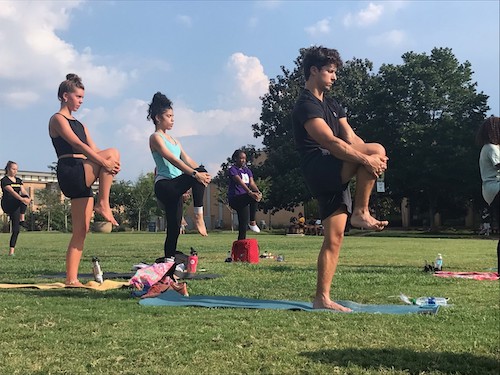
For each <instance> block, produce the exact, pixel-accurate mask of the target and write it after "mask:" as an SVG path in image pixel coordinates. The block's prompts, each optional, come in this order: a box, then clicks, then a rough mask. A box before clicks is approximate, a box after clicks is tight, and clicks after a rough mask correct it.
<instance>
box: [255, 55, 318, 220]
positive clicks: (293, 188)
mask: <svg viewBox="0 0 500 375" xmlns="http://www.w3.org/2000/svg"><path fill="white" fill-rule="evenodd" d="M300 52H301V54H300V56H299V57H298V58H297V60H296V61H295V64H296V68H295V69H294V70H293V71H290V70H288V69H286V68H285V67H284V66H282V67H281V71H282V72H283V75H278V76H277V77H276V78H275V79H271V80H270V83H269V93H267V94H266V95H264V97H262V112H261V116H260V123H256V124H253V125H252V129H253V131H254V136H255V137H256V138H258V137H263V139H262V144H263V145H264V150H263V151H264V152H265V154H266V160H265V161H264V164H263V165H262V166H260V167H259V168H257V170H256V174H257V175H258V176H260V177H263V178H265V177H271V179H270V181H269V193H268V194H269V195H268V196H267V197H266V201H265V202H264V204H263V208H264V209H266V210H272V211H273V212H276V211H278V210H280V209H287V210H292V209H293V208H294V207H296V206H297V205H299V204H301V203H302V202H304V201H307V200H309V199H311V195H310V193H309V191H308V190H307V188H306V186H305V183H304V180H303V178H302V173H301V171H300V159H299V154H298V153H297V151H296V150H295V143H294V140H293V134H292V117H291V113H292V109H293V106H294V105H295V101H296V100H297V98H298V96H299V94H300V91H301V88H302V87H303V86H304V79H303V75H302V72H301V69H300V66H301V64H302V58H303V52H304V50H303V49H302V50H301V51H300Z"/></svg>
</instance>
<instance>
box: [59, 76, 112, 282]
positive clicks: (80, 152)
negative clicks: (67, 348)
mask: <svg viewBox="0 0 500 375" xmlns="http://www.w3.org/2000/svg"><path fill="white" fill-rule="evenodd" d="M84 90H85V88H84V86H83V84H82V81H81V79H80V77H78V76H77V75H76V74H68V75H67V76H66V80H65V81H63V82H62V83H61V84H60V85H59V91H58V98H59V101H60V102H61V108H60V109H59V112H57V113H56V114H54V115H53V116H52V117H51V118H50V121H49V134H50V137H51V139H52V144H53V145H54V149H55V151H56V154H57V157H58V159H59V160H58V163H57V178H58V182H59V186H60V188H61V191H62V192H63V193H64V195H65V196H67V197H68V198H71V220H72V226H73V233H72V237H71V240H70V242H69V245H68V250H67V253H66V285H68V286H76V287H78V286H81V285H82V284H81V283H80V282H79V281H78V268H79V265H80V259H81V256H82V251H83V246H84V242H85V237H86V235H87V232H88V231H89V228H90V220H91V218H92V211H95V212H97V213H99V214H101V215H102V216H103V217H104V218H105V219H106V220H107V221H109V222H111V223H112V224H113V225H118V223H117V221H116V220H115V218H114V217H113V213H112V211H111V208H110V205H109V192H110V189H111V184H112V183H113V178H114V176H115V175H116V174H117V173H118V172H119V171H120V154H119V152H118V150H116V149H114V148H108V149H105V150H100V149H99V148H97V146H96V145H95V143H94V142H93V140H92V138H91V137H90V135H89V133H88V131H87V128H86V127H85V126H84V125H83V124H82V123H81V122H79V121H78V120H76V119H75V118H74V117H73V115H72V112H74V111H77V110H78V109H79V108H80V106H81V104H82V103H83V97H84ZM96 180H99V196H98V201H97V202H96V203H95V206H94V197H93V192H92V188H91V187H92V184H93V183H94V182H95V181H96Z"/></svg>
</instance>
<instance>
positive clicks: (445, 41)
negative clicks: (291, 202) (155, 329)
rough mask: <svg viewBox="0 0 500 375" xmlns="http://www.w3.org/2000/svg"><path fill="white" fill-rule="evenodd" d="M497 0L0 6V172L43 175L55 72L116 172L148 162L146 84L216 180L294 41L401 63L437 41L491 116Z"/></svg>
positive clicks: (248, 133)
mask: <svg viewBox="0 0 500 375" xmlns="http://www.w3.org/2000/svg"><path fill="white" fill-rule="evenodd" d="M499 14H500V13H499V2H498V1H496V0H494V1H373V2H368V1H207V0H205V1H62V0H59V1H15V0H13V1H4V0H0V168H2V167H3V166H4V165H5V163H6V162H7V160H14V161H16V162H17V163H18V164H19V168H20V169H21V170H29V171H48V168H47V166H48V165H49V164H51V163H52V162H54V161H55V160H56V158H55V153H54V150H53V148H52V144H51V142H50V139H49V136H48V132H47V124H48V119H49V117H50V116H51V115H52V114H53V113H54V112H57V110H58V109H59V102H58V101H57V95H56V93H57V87H58V85H59V83H60V82H61V81H62V80H63V79H64V77H65V75H66V74H67V73H70V72H72V73H77V74H78V75H80V76H81V77H82V79H83V82H84V84H85V88H86V90H85V101H84V104H83V106H82V107H81V108H80V110H79V111H78V112H76V113H75V114H74V115H75V117H76V118H78V119H79V120H81V121H82V122H84V123H85V124H86V125H87V126H88V127H89V129H90V132H91V134H92V136H93V138H94V141H95V142H96V143H97V145H98V147H100V148H107V147H117V148H118V149H119V150H120V151H121V154H122V172H121V173H120V174H119V175H118V178H119V179H125V180H136V179H137V177H138V176H139V175H140V174H141V173H147V172H151V171H152V170H153V168H154V163H153V160H152V158H151V154H150V151H149V148H148V137H149V135H150V134H151V133H152V132H153V130H154V127H153V124H152V123H151V122H148V121H147V120H146V111H147V105H148V103H149V102H150V100H151V98H152V96H153V94H154V93H155V92H156V91H161V92H163V93H165V94H166V95H167V96H168V97H169V98H170V99H172V101H173V102H174V113H175V125H174V129H173V130H172V135H173V136H174V137H177V138H178V139H179V140H180V141H181V143H182V144H183V147H184V149H185V150H186V151H187V153H188V154H189V155H190V156H192V157H193V158H194V159H195V160H196V161H198V162H203V163H204V164H205V165H206V166H207V168H208V170H209V172H211V173H212V174H215V173H216V172H217V170H218V168H219V166H220V164H221V163H222V162H224V161H225V160H226V158H227V157H228V156H230V155H231V154H232V152H233V151H234V149H236V148H238V147H240V146H242V145H246V144H254V145H256V146H259V145H260V144H261V143H260V140H259V139H255V138H253V133H252V130H251V124H253V123H255V122H258V121H259V116H260V109H261V102H260V100H259V97H260V96H262V95H264V94H265V93H266V92H267V87H268V82H269V79H272V78H275V77H276V76H277V75H279V74H281V69H280V67H281V66H285V67H287V68H290V69H293V68H294V63H293V62H294V60H295V59H296V58H297V56H298V54H299V49H300V48H302V47H307V46H310V45H314V44H322V45H324V46H327V47H331V48H336V49H338V50H339V52H340V54H341V56H342V58H343V59H344V60H350V59H352V58H354V57H356V58H363V59H364V58H366V59H368V60H370V61H372V62H373V63H374V65H375V71H378V68H379V67H380V65H381V64H384V63H390V64H400V63H401V62H402V60H401V55H402V54H403V53H405V52H408V51H414V52H416V53H426V54H430V52H431V50H432V48H434V47H449V48H451V49H452V51H453V53H454V54H455V56H456V57H457V59H458V60H459V61H460V62H461V63H463V62H465V61H469V62H470V63H471V64H472V70H473V71H474V75H473V81H475V82H477V85H478V86H477V88H478V91H482V92H484V93H485V94H486V95H489V96H490V99H489V102H488V104H489V106H490V107H491V111H490V113H491V114H495V115H497V116H498V115H499V113H500V110H499V102H500V95H499V82H500V78H499V66H500V63H499V55H500V53H499V45H500V42H499Z"/></svg>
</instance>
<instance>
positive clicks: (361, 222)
mask: <svg viewBox="0 0 500 375" xmlns="http://www.w3.org/2000/svg"><path fill="white" fill-rule="evenodd" d="M387 225H389V222H388V221H380V220H377V219H375V218H374V217H373V216H372V215H370V214H366V215H362V214H354V213H353V214H352V216H351V226H352V227H353V228H361V229H370V230H376V231H381V230H383V229H384V228H385V227H386V226H387Z"/></svg>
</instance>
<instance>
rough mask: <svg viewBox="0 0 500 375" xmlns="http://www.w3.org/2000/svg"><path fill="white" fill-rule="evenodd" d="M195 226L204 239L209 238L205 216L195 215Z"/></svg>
mask: <svg viewBox="0 0 500 375" xmlns="http://www.w3.org/2000/svg"><path fill="white" fill-rule="evenodd" d="M194 226H195V228H196V230H197V231H198V232H199V233H200V234H201V235H202V236H203V237H206V236H208V233H207V227H206V226H205V220H204V219H203V214H194Z"/></svg>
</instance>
